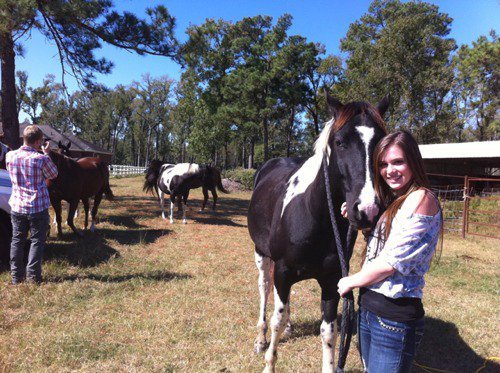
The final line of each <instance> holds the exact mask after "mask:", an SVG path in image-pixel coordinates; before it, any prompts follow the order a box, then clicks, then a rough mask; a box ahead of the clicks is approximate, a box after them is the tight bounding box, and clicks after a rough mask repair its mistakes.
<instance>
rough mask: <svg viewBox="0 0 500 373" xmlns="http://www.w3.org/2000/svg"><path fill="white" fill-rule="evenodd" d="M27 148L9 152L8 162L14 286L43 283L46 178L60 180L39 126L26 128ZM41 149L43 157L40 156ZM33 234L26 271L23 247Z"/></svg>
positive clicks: (46, 214)
mask: <svg viewBox="0 0 500 373" xmlns="http://www.w3.org/2000/svg"><path fill="white" fill-rule="evenodd" d="M23 140H24V145H23V146H21V147H20V148H19V149H17V150H14V151H11V152H9V153H7V156H6V162H7V170H8V171H9V175H10V179H11V181H12V195H11V196H10V199H9V204H10V207H11V221H12V243H11V246H10V270H11V276H12V283H13V284H18V283H20V282H22V281H24V279H25V278H27V279H28V281H30V282H35V283H40V282H41V281H42V257H43V251H44V248H45V240H46V238H47V231H48V229H49V210H48V209H49V206H50V199H49V192H48V190H47V185H46V184H45V179H54V178H55V177H57V167H56V166H55V165H54V163H53V162H52V161H51V160H50V158H49V157H48V156H47V154H49V152H50V147H49V145H48V144H47V145H44V146H42V140H43V133H42V131H41V130H40V128H39V127H38V126H35V125H33V126H27V127H26V128H25V130H24V132H23ZM40 149H41V150H42V151H43V153H44V154H40V153H38V150H40ZM28 231H30V232H31V247H30V251H29V256H28V265H27V266H26V268H24V263H23V262H24V246H25V245H26V241H27V239H28Z"/></svg>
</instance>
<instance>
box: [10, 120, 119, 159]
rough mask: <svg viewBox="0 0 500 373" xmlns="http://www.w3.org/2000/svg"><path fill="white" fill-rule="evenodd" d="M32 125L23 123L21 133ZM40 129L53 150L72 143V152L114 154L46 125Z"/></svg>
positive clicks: (20, 127)
mask: <svg viewBox="0 0 500 373" xmlns="http://www.w3.org/2000/svg"><path fill="white" fill-rule="evenodd" d="M29 124H30V123H21V124H20V125H19V133H23V131H24V129H25V128H26V126H28V125H29ZM37 126H38V127H40V129H41V130H42V132H43V135H44V137H46V138H48V139H49V140H50V147H51V148H52V149H57V144H58V142H59V141H61V142H62V143H63V144H64V145H66V144H67V143H68V141H71V150H72V151H82V152H91V153H97V154H112V153H111V152H109V151H107V150H105V149H103V148H101V147H99V146H97V145H95V144H92V143H90V142H88V141H86V140H83V139H80V138H79V137H77V136H75V135H73V134H70V133H65V134H63V133H60V132H58V131H57V130H55V129H54V128H52V127H51V126H49V125H46V124H37Z"/></svg>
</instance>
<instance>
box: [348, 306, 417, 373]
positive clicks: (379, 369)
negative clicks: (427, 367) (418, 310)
mask: <svg viewBox="0 0 500 373" xmlns="http://www.w3.org/2000/svg"><path fill="white" fill-rule="evenodd" d="M423 335H424V319H423V318H421V319H419V320H415V321H409V322H397V321H392V320H388V319H385V318H382V317H380V316H377V315H375V314H374V313H372V312H370V311H368V310H366V309H364V308H362V307H360V308H359V314H358V338H359V349H360V353H361V358H362V360H363V365H364V367H365V371H367V372H368V373H390V372H410V371H411V365H412V363H413V358H414V357H415V353H416V351H417V348H418V345H419V344H420V342H421V340H422V337H423Z"/></svg>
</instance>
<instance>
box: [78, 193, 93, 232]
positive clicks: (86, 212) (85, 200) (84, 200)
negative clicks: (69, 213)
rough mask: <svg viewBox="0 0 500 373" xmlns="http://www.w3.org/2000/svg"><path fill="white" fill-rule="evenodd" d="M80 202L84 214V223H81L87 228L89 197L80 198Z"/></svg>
mask: <svg viewBox="0 0 500 373" xmlns="http://www.w3.org/2000/svg"><path fill="white" fill-rule="evenodd" d="M82 203H83V211H84V214H85V223H84V224H83V228H84V229H85V230H87V227H88V226H89V206H90V204H89V199H88V198H82ZM75 215H76V214H75Z"/></svg>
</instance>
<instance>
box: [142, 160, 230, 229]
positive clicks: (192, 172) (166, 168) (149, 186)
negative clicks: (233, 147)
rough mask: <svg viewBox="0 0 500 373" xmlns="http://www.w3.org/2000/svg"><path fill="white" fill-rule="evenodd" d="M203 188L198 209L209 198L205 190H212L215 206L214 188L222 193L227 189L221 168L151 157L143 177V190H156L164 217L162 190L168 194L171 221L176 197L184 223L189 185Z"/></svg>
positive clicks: (171, 220)
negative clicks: (168, 161) (169, 161)
mask: <svg viewBox="0 0 500 373" xmlns="http://www.w3.org/2000/svg"><path fill="white" fill-rule="evenodd" d="M199 187H201V188H202V191H203V204H202V206H201V209H200V211H203V210H204V209H205V206H206V204H207V201H208V191H210V192H211V193H212V198H213V205H212V210H215V208H216V206H217V198H218V196H217V189H219V190H220V191H221V192H222V193H229V192H228V191H227V190H226V189H224V187H223V185H222V179H221V174H220V171H219V170H218V169H217V168H215V167H213V166H210V165H198V164H196V163H178V164H170V163H162V162H161V161H158V160H153V161H151V163H150V164H149V167H148V169H147V170H146V180H145V181H144V187H143V190H144V191H146V192H150V191H153V190H156V193H157V194H158V197H159V198H160V206H161V216H162V218H163V219H166V216H165V208H164V199H165V194H168V195H169V196H170V210H169V218H170V223H173V222H174V215H173V210H174V203H175V201H176V200H177V203H178V207H179V209H182V222H183V223H184V224H186V222H187V220H186V205H187V200H188V197H189V191H190V190H191V189H196V188H199Z"/></svg>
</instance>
